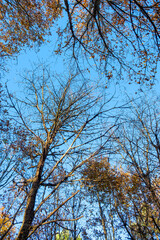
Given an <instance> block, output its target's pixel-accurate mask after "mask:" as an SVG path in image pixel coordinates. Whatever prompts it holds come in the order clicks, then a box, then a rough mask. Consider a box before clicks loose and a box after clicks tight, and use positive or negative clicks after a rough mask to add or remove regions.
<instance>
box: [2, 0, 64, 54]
mask: <svg viewBox="0 0 160 240" xmlns="http://www.w3.org/2000/svg"><path fill="white" fill-rule="evenodd" d="M60 14H61V5H60V3H59V2H58V1H51V0H42V1H37V0H27V1H26V0H20V1H19V0H13V1H6V0H1V1H0V22H1V24H0V33H1V41H0V56H1V57H2V56H6V55H9V56H10V55H12V54H14V53H17V52H19V51H20V50H21V49H23V47H25V46H29V47H32V46H33V44H34V43H38V44H41V43H43V42H44V39H45V36H46V35H47V34H49V33H50V28H51V26H52V25H53V22H54V20H55V19H56V18H58V17H59V15H60Z"/></svg>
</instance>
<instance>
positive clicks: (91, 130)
mask: <svg viewBox="0 0 160 240" xmlns="http://www.w3.org/2000/svg"><path fill="white" fill-rule="evenodd" d="M25 82H26V88H25V89H26V91H27V96H26V97H25V98H24V99H15V98H14V97H13V96H12V95H11V94H9V96H10V107H11V108H12V111H11V113H12V115H13V116H12V117H13V118H14V120H15V122H16V123H17V124H18V125H19V131H18V132H17V135H18V136H19V138H20V139H21V141H19V142H17V144H15V145H16V146H15V151H16V152H17V153H19V158H18V161H19V165H18V168H17V169H16V173H17V176H16V178H15V179H14V183H13V185H14V188H15V189H16V191H18V192H21V197H20V200H19V201H20V203H21V205H22V206H21V208H20V212H19V214H20V215H21V212H24V216H23V222H22V225H21V228H20V230H19V233H18V236H17V238H16V239H17V240H19V239H24V240H25V239H28V238H30V237H31V236H32V234H34V233H36V231H37V230H38V229H39V228H40V227H41V226H43V225H45V224H50V223H54V222H57V223H58V222H63V221H73V220H74V221H76V220H78V219H79V218H80V217H81V216H79V217H76V219H67V218H63V215H61V216H59V215H56V213H57V212H58V211H59V209H60V208H62V206H64V205H65V204H66V203H67V202H68V201H70V199H72V198H73V197H74V196H75V195H76V194H77V193H78V192H79V190H77V191H76V192H71V193H70V194H68V196H67V198H65V199H64V197H63V196H64V195H63V187H61V186H63V185H64V184H65V183H67V182H68V184H67V185H69V181H71V179H72V176H73V175H74V176H76V172H77V170H78V169H79V168H80V167H81V166H82V165H83V164H84V163H85V162H87V161H88V160H89V159H90V158H92V157H93V156H95V155H96V154H98V153H99V151H100V150H101V149H103V143H102V142H101V145H100V142H99V140H98V139H99V137H100V136H102V135H103V134H104V135H105V131H106V130H105V131H104V133H103V134H102V131H101V132H100V129H101V127H100V124H97V121H96V119H100V118H101V117H102V116H103V110H102V106H101V107H98V101H99V100H100V97H97V96H95V93H94V91H93V87H89V85H87V83H86V84H82V83H81V82H80V81H78V78H76V77H75V76H71V77H70V78H69V79H68V80H67V81H65V80H64V79H63V81H61V80H57V79H56V78H54V79H53V76H52V75H51V74H50V73H49V71H48V70H47V69H46V68H45V67H42V68H41V69H40V68H38V70H37V69H36V70H35V71H33V72H32V73H31V75H29V73H28V75H27V77H26V78H25ZM96 94H97V93H96ZM100 105H102V104H100ZM106 111H107V110H106ZM71 162H72V163H73V162H74V165H73V164H71ZM77 176H78V175H77ZM18 189H19V190H18ZM57 190H59V193H60V194H61V197H60V199H61V201H60V202H58V204H57V205H56V206H55V205H53V206H54V207H53V209H52V210H51V209H49V210H48V207H47V206H48V204H49V203H50V202H51V201H52V200H54V194H55V193H56V191H57ZM14 201H15V203H16V202H17V203H16V204H17V205H18V200H16V199H15V200H14ZM40 215H41V218H39V216H40ZM52 216H57V219H55V218H53V217H52ZM2 239H4V238H2Z"/></svg>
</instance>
